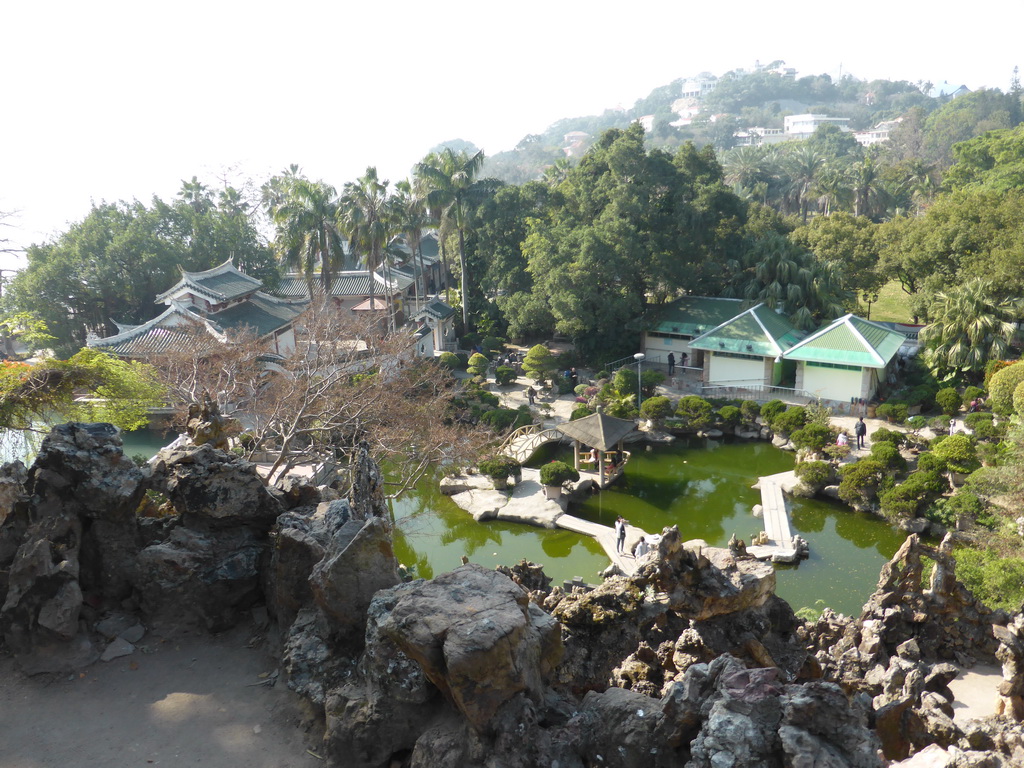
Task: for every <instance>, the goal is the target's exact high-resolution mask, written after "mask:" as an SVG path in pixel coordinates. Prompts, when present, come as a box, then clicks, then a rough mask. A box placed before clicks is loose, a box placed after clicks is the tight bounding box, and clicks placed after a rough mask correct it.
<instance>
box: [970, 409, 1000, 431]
mask: <svg viewBox="0 0 1024 768" xmlns="http://www.w3.org/2000/svg"><path fill="white" fill-rule="evenodd" d="M994 419H995V416H993V415H992V414H991V413H982V412H975V413H968V414H967V415H966V416H964V426H965V427H967V428H968V429H977V428H978V425H979V424H982V423H984V422H988V423H989V424H991V423H992V421H993V420H994Z"/></svg>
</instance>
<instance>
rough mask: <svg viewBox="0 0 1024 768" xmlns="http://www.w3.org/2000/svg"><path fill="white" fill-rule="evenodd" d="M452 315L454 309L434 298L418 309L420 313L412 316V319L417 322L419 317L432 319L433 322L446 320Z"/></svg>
mask: <svg viewBox="0 0 1024 768" xmlns="http://www.w3.org/2000/svg"><path fill="white" fill-rule="evenodd" d="M454 314H455V309H454V307H451V306H450V305H448V304H446V303H445V302H443V301H441V299H438V298H436V297H435V298H432V299H430V301H428V302H427V303H426V304H424V305H423V307H421V308H420V311H419V312H417V313H416V314H414V315H413V316H412V319H413V320H419V319H420V318H421V317H422V318H426V317H431V318H434V319H435V320H447V319H448V318H449V317H451V316H452V315H454Z"/></svg>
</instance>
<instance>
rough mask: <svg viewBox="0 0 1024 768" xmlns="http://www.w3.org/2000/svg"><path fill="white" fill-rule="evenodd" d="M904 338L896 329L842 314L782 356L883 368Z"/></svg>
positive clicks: (818, 361) (791, 358)
mask: <svg viewBox="0 0 1024 768" xmlns="http://www.w3.org/2000/svg"><path fill="white" fill-rule="evenodd" d="M905 340H906V336H905V335H904V334H902V333H899V332H898V331H893V330H890V329H888V328H886V327H884V326H881V325H878V324H876V323H872V322H871V321H870V320H864V319H862V318H860V317H857V316H856V315H845V316H843V317H840V318H839V319H837V320H833V321H832V323H830V324H829V325H827V326H825V327H824V328H822V329H821V330H820V331H816V332H815V333H813V334H811V335H810V336H808V337H807V338H806V339H804V340H803V341H801V342H800V343H799V344H797V345H795V346H794V347H793V348H792V349H791V350H789V351H788V352H787V353H786V358H787V359H788V360H805V361H808V362H814V363H843V364H846V365H859V366H862V367H864V368H884V367H885V366H886V365H887V364H888V362H889V361H890V360H892V358H893V356H894V355H895V354H896V350H898V349H899V348H900V345H901V344H903V342H904V341H905Z"/></svg>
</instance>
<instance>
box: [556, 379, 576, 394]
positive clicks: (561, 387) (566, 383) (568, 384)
mask: <svg viewBox="0 0 1024 768" xmlns="http://www.w3.org/2000/svg"><path fill="white" fill-rule="evenodd" d="M557 386H558V394H560V395H568V394H569V393H570V392H572V379H559V380H558V382H557Z"/></svg>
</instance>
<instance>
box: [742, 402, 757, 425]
mask: <svg viewBox="0 0 1024 768" xmlns="http://www.w3.org/2000/svg"><path fill="white" fill-rule="evenodd" d="M740 414H741V415H742V417H743V421H744V422H745V423H747V424H753V423H754V422H755V421H757V417H758V416H760V415H761V406H760V404H759V403H756V402H754V401H753V400H744V401H743V402H742V403H740Z"/></svg>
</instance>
